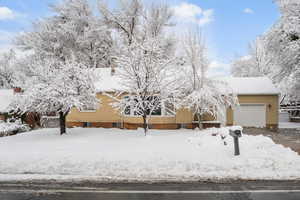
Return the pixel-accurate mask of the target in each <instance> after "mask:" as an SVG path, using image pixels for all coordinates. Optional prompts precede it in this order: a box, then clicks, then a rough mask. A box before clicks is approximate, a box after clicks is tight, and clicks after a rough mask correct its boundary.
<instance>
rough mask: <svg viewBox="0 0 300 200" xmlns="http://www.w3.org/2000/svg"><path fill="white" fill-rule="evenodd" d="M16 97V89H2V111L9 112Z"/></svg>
mask: <svg viewBox="0 0 300 200" xmlns="http://www.w3.org/2000/svg"><path fill="white" fill-rule="evenodd" d="M13 98H14V90H12V89H0V113H1V112H3V113H4V112H7V108H8V106H9V104H10V103H12V101H13Z"/></svg>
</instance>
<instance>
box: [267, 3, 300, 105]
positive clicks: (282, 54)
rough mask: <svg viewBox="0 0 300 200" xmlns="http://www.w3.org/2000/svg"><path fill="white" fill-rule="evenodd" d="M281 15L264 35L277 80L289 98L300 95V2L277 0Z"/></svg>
mask: <svg viewBox="0 0 300 200" xmlns="http://www.w3.org/2000/svg"><path fill="white" fill-rule="evenodd" d="M276 2H277V3H278V5H279V9H280V12H281V17H280V19H279V20H278V21H277V23H276V24H275V25H273V27H272V28H271V29H270V30H269V31H268V32H267V33H266V34H265V35H264V40H265V41H266V44H267V45H266V49H267V51H268V52H269V53H270V54H271V57H272V62H273V63H274V65H276V66H278V67H277V68H276V69H274V70H272V77H273V81H274V82H275V83H277V84H278V85H279V86H280V88H281V89H282V93H283V94H287V96H288V97H289V99H299V98H300V87H299V74H300V1H298V0H277V1H276Z"/></svg>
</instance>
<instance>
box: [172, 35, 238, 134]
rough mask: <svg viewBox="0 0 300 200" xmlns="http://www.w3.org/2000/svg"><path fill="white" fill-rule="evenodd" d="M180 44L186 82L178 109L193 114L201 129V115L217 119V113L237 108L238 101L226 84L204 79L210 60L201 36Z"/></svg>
mask: <svg viewBox="0 0 300 200" xmlns="http://www.w3.org/2000/svg"><path fill="white" fill-rule="evenodd" d="M183 41H184V42H183V47H184V53H185V54H184V55H185V59H186V66H185V67H184V70H185V74H184V76H185V78H183V80H184V82H183V84H182V85H184V87H183V88H182V90H183V91H182V92H181V94H182V95H181V96H179V97H177V102H178V103H177V107H179V108H180V107H184V108H188V109H190V110H192V111H193V113H194V115H196V116H197V118H198V123H199V128H200V129H201V128H202V124H201V122H202V117H203V115H204V114H210V115H212V116H214V117H216V116H217V113H221V111H223V110H225V109H224V108H227V107H229V106H233V105H236V104H237V103H238V101H237V97H236V95H235V94H234V93H233V91H232V89H230V88H229V86H228V85H227V84H226V83H225V82H223V81H221V80H214V79H211V78H208V77H207V75H206V73H207V70H208V68H209V60H208V58H207V53H206V46H205V43H204V41H203V38H202V35H201V32H200V31H199V30H198V31H190V32H189V34H187V35H186V36H185V38H184V39H183Z"/></svg>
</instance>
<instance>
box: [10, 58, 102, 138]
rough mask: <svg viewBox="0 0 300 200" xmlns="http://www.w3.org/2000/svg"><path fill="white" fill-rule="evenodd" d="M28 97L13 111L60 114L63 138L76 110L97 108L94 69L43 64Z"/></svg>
mask: <svg viewBox="0 0 300 200" xmlns="http://www.w3.org/2000/svg"><path fill="white" fill-rule="evenodd" d="M32 70H33V72H32V73H33V74H34V75H33V76H32V77H31V78H30V80H28V82H27V86H25V88H24V93H22V94H19V97H17V98H16V99H15V102H14V104H13V109H14V110H16V111H19V112H21V114H22V113H25V112H37V113H42V114H43V113H59V117H60V128H61V131H60V133H61V134H64V133H66V127H65V123H66V116H67V114H68V113H69V112H70V110H71V109H72V108H73V107H75V108H78V109H83V108H84V107H85V106H86V105H88V106H91V107H96V106H97V104H98V100H97V98H96V92H95V88H94V81H95V80H94V77H93V69H90V68H88V67H86V66H84V65H82V64H80V63H78V62H71V61H67V62H57V61H55V60H48V59H47V60H39V61H37V62H35V65H34V67H33V68H32Z"/></svg>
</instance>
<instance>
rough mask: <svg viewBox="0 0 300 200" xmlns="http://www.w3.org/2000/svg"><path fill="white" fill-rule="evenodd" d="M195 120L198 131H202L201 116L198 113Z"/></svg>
mask: <svg viewBox="0 0 300 200" xmlns="http://www.w3.org/2000/svg"><path fill="white" fill-rule="evenodd" d="M197 118H198V126H199V129H200V130H202V129H203V127H202V123H201V122H202V117H201V114H200V113H197Z"/></svg>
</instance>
